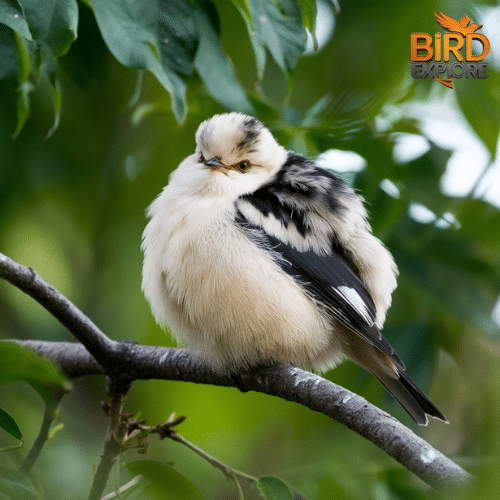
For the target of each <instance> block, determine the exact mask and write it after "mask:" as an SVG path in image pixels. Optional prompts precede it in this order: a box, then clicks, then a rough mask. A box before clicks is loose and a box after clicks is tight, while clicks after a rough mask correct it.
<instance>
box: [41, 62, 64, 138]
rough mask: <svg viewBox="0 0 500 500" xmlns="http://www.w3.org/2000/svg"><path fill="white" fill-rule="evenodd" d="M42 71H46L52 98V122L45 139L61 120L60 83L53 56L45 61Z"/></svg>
mask: <svg viewBox="0 0 500 500" xmlns="http://www.w3.org/2000/svg"><path fill="white" fill-rule="evenodd" d="M44 71H45V72H46V73H47V75H48V77H49V82H50V84H51V85H52V99H53V103H54V123H53V124H52V127H51V128H50V130H49V131H48V132H47V135H46V136H45V139H49V138H50V137H51V136H52V134H53V133H54V132H55V131H56V130H57V127H59V122H60V120H61V85H60V84H59V77H58V76H57V61H56V59H55V58H52V59H50V60H49V61H47V62H46V63H45V65H44Z"/></svg>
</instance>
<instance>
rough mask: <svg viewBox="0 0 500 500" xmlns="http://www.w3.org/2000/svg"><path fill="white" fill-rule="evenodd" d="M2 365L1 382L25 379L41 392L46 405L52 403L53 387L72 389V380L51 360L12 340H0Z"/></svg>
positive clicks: (0, 362)
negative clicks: (11, 341)
mask: <svg viewBox="0 0 500 500" xmlns="http://www.w3.org/2000/svg"><path fill="white" fill-rule="evenodd" d="M0 367H1V368H0V383H2V382H3V383H5V382H13V381H16V380H24V381H26V382H28V383H29V384H30V385H31V386H32V387H33V388H34V389H35V390H36V391H37V392H38V393H39V394H40V396H41V397H42V398H43V400H44V401H45V404H46V405H48V404H50V403H51V395H52V391H51V390H50V388H51V387H57V388H59V389H62V390H64V391H69V390H70V389H71V382H70V381H69V380H68V379H67V377H66V376H65V375H63V374H62V373H61V371H60V370H59V369H58V368H56V366H55V365H54V364H52V363H51V362H50V361H49V360H47V359H44V358H42V357H40V356H38V355H37V354H35V353H34V352H33V351H31V350H29V349H24V348H22V347H21V346H19V345H16V344H13V343H10V342H4V341H2V342H0ZM47 386H48V387H49V389H48V388H47Z"/></svg>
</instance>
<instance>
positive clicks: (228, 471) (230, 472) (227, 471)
mask: <svg viewBox="0 0 500 500" xmlns="http://www.w3.org/2000/svg"><path fill="white" fill-rule="evenodd" d="M168 437H169V438H170V439H173V440H174V441H177V442H178V443H182V444H183V445H184V446H187V447H188V448H189V449H190V450H192V451H194V452H195V453H196V454H197V455H199V456H200V457H202V458H203V459H204V460H206V461H207V462H208V463H209V464H210V465H212V466H213V467H215V468H216V469H219V470H220V471H221V472H222V473H223V474H224V475H225V476H227V477H228V478H230V479H234V476H238V477H241V478H243V479H246V480H247V481H250V482H251V483H255V482H257V480H258V479H257V478H256V477H254V476H251V475H250V474H246V473H245V472H241V471H239V470H236V469H234V468H233V467H231V466H229V465H227V464H225V463H224V462H221V461H220V460H217V459H216V458H214V457H212V455H209V454H208V453H207V452H206V451H205V450H202V449H201V448H198V446H196V445H195V444H194V443H192V442H191V441H189V440H188V439H186V438H185V437H184V436H181V435H180V434H179V433H178V432H176V431H172V432H171V433H170V435H169V436H168Z"/></svg>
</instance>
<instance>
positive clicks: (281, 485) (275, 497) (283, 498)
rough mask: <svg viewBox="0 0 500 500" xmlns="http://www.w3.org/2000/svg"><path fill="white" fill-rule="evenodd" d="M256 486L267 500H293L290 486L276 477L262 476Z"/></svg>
mask: <svg viewBox="0 0 500 500" xmlns="http://www.w3.org/2000/svg"><path fill="white" fill-rule="evenodd" d="M257 486H258V488H259V490H260V492H261V493H262V495H263V496H264V497H265V498H266V499H267V500H293V492H292V490H291V488H290V486H289V485H288V484H287V483H285V481H283V480H282V479H279V478H278V477H275V476H262V477H261V478H259V480H258V482H257Z"/></svg>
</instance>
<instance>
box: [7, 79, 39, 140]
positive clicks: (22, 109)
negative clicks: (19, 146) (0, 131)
mask: <svg viewBox="0 0 500 500" xmlns="http://www.w3.org/2000/svg"><path fill="white" fill-rule="evenodd" d="M34 88H35V87H34V85H33V84H32V83H31V82H30V81H29V80H25V81H24V82H22V83H21V85H20V86H19V89H18V92H17V125H16V130H14V133H13V134H12V138H13V139H15V138H16V137H17V136H18V135H19V134H20V133H21V131H22V130H23V128H24V125H25V123H26V120H27V119H28V117H29V115H30V110H31V105H30V98H29V94H30V92H32V91H33V90H34Z"/></svg>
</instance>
